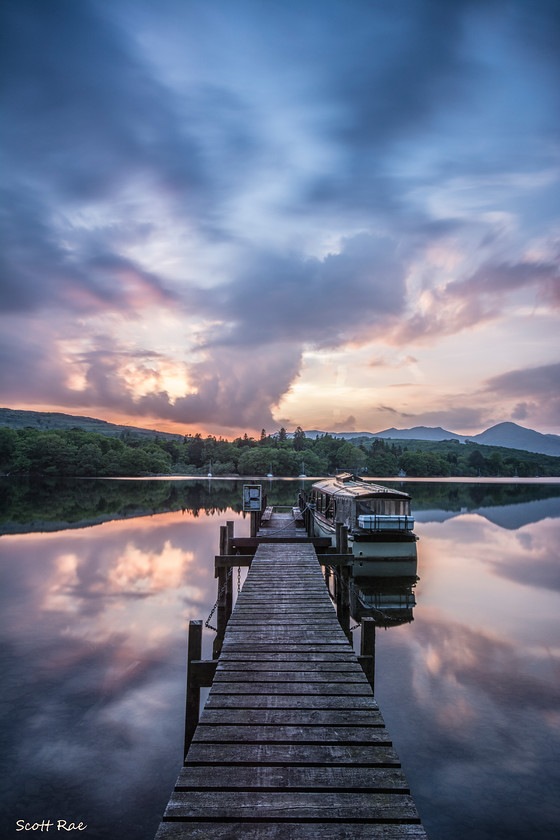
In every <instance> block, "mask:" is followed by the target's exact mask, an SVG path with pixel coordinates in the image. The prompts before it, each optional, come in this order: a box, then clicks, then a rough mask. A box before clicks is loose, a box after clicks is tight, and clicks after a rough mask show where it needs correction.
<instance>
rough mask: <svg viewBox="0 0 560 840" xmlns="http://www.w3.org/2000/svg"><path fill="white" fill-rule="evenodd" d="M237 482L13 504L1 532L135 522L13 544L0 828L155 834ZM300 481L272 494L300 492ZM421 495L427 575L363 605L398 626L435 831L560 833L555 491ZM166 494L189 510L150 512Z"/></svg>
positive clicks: (417, 489) (396, 689) (243, 531)
mask: <svg viewBox="0 0 560 840" xmlns="http://www.w3.org/2000/svg"><path fill="white" fill-rule="evenodd" d="M242 483H243V482H242V481H240V482H239V483H238V485H237V486H236V487H235V488H234V482H229V483H228V482H216V494H215V496H213V489H212V488H213V486H214V482H208V481H207V480H206V479H203V480H202V481H197V482H194V484H193V487H192V488H191V489H192V494H190V495H189V493H190V491H189V485H188V483H183V484H180V483H178V484H177V486H176V487H175V489H174V495H173V493H172V491H173V482H160V483H159V484H158V482H145V483H144V484H145V486H144V485H143V484H142V483H141V482H140V483H139V482H122V483H120V482H114V483H112V482H101V483H100V482H91V483H88V482H81V483H80V488H79V491H78V490H77V488H76V487H75V486H72V484H71V485H70V486H69V488H67V489H66V490H65V491H64V492H62V496H61V497H60V498H59V499H56V498H53V492H52V487H50V490H49V495H50V498H48V499H46V500H43V501H41V499H40V498H39V494H38V491H37V488H35V490H34V491H33V492H34V494H35V502H33V495H32V496H29V494H27V495H26V493H24V492H23V490H22V488H20V489H19V490H17V492H15V493H13V494H12V497H11V501H6V499H4V506H3V512H4V528H5V530H10V528H9V527H7V525H6V523H7V521H8V520H9V521H10V522H11V523H12V524H13V523H14V522H15V523H16V524H17V526H18V528H19V529H20V530H22V531H25V529H26V527H30V528H31V529H32V530H35V529H38V528H40V527H49V528H51V527H52V528H58V529H60V528H62V525H63V523H64V522H70V524H72V525H73V526H76V525H77V524H78V522H80V521H82V522H83V521H84V520H92V519H93V518H94V516H93V515H94V514H95V513H97V515H98V516H101V517H105V518H107V517H113V516H119V517H126V518H122V519H120V520H119V519H115V520H113V521H107V522H105V523H104V524H100V525H95V526H91V527H87V528H77V527H73V528H71V529H68V530H55V531H53V532H51V533H38V532H35V533H20V534H12V535H5V536H2V537H1V539H0V553H1V563H0V575H1V589H0V598H1V607H2V609H1V610H0V630H1V633H2V640H3V647H2V671H3V675H4V676H3V685H2V691H3V702H2V709H3V711H4V725H3V727H2V731H1V736H0V737H1V746H2V756H3V759H2V762H3V766H2V771H3V772H2V785H3V794H2V802H3V806H4V807H3V826H2V827H3V828H4V831H3V832H2V836H5V837H7V838H9V837H12V836H13V837H17V836H20V835H18V834H16V833H15V820H16V819H27V820H41V819H47V818H51V819H59V818H62V819H67V820H69V821H70V820H74V821H80V820H82V821H84V822H87V823H88V830H87V837H88V838H89V840H94V839H95V838H114V837H117V836H122V837H126V838H127V840H152V838H153V835H154V833H155V830H156V827H157V825H158V823H159V819H160V816H161V813H162V810H163V807H164V806H165V803H166V801H167V797H168V795H169V792H170V790H171V788H172V786H173V783H174V781H175V778H176V775H177V770H178V767H179V765H180V761H181V754H180V753H181V743H182V726H183V703H184V675H185V666H184V660H185V636H186V630H185V628H186V624H187V622H188V620H189V619H191V618H203V619H204V618H206V616H207V615H208V614H209V612H210V609H211V607H212V605H213V603H214V599H215V597H216V582H215V579H214V570H213V556H214V554H215V553H216V552H217V549H218V532H219V525H220V524H224V523H225V521H226V520H227V519H235V530H236V533H237V534H239V535H248V533H249V522H248V520H243V518H242V516H241V514H239V513H238V505H240V501H241V489H240V488H241V484H242ZM263 483H264V482H263ZM121 484H122V485H125V484H126V485H130V486H131V487H132V488H133V489H132V490H131V491H130V493H129V491H128V490H124V489H123V487H122V486H120V485H121ZM300 484H301V481H296V482H293V483H290V482H270V485H271V486H270V487H268V486H267V490H268V492H269V496H270V495H271V494H272V499H273V501H275V502H276V503H279V504H280V503H290V501H292V500H293V499H294V498H295V496H296V494H297V489H298V488H299V486H300ZM209 485H210V486H209ZM224 485H226V486H224ZM267 485H268V482H267ZM88 486H89V487H90V488H91V494H90V495H88V492H87V487H88ZM158 487H160V489H158ZM111 488H113V489H111ZM161 488H163V489H161ZM431 489H433V494H432V496H430V492H431ZM475 490H476V492H475ZM117 491H118V492H117ZM235 492H237V493H238V498H237V499H236V500H234V499H233V496H234V493H235ZM410 492H411V494H412V496H413V510H414V513H415V516H416V519H417V523H418V525H417V531H418V534H419V536H420V542H419V544H418V547H419V550H418V558H419V560H418V574H419V577H420V580H419V581H418V583H417V585H416V587H415V588H412V586H411V590H410V592H407V591H405V590H401V591H400V593H395V592H394V591H393V592H389V591H387V590H386V591H385V592H382V591H380V590H379V587H377V586H376V587H375V588H374V591H368V586H369V585H370V584H371V581H369V582H368V584H364V585H363V586H362V588H361V596H360V598H361V601H360V603H359V604H354V609H355V612H356V613H359V609H360V608H361V609H362V610H364V611H365V610H367V609H371V610H374V609H379V610H380V611H381V612H384V611H386V614H387V615H390V616H391V617H393V618H395V619H397V620H395V621H394V622H393V623H388V624H387V628H388V629H387V632H385V631H384V630H380V631H378V633H377V643H376V660H377V663H376V693H377V697H378V700H379V703H380V706H381V709H382V711H383V714H384V717H385V719H386V721H387V725H388V727H389V730H390V732H391V734H392V737H393V740H394V743H395V746H396V748H397V750H398V752H399V754H400V757H401V760H402V762H403V765H404V767H405V771H406V775H407V777H408V779H409V782H410V785H411V788H412V791H413V794H414V797H415V799H416V802H417V805H418V807H419V810H420V813H421V816H422V819H423V822H424V824H425V826H426V828H427V830H428V833H429V836H430V840H444V838H445V840H447V838H449V837H453V838H454V840H466V838H469V840H471V838H473V837H476V838H477V840H486V838H488V840H490V838H492V840H506V838H507V840H522V838H523V840H526V838H532V837H539V838H546V837H552V836H556V834H557V831H558V829H559V828H560V814H559V812H558V805H557V793H556V792H557V789H558V785H559V783H560V768H559V763H558V759H557V757H558V754H559V747H560V720H559V711H558V710H559V709H560V664H559V654H560V629H559V618H558V617H559V615H560V594H559V588H560V587H559V583H560V580H559V571H560V559H559V556H558V545H559V541H560V504H559V498H560V487H559V486H554V485H546V486H543V487H526V486H520V487H518V488H517V489H516V488H515V487H514V486H511V485H510V486H508V488H507V489H503V488H502V487H501V486H497V487H494V488H492V487H489V486H484V487H479V486H478V485H476V486H473V485H471V486H470V488H469V489H465V487H464V486H463V485H460V486H458V485H452V484H447V485H445V493H446V494H447V495H445V494H444V493H443V489H442V488H441V487H440V486H439V485H437V484H432V485H420V484H418V483H414V484H411V485H410ZM531 493H534V496H533V497H531ZM72 494H73V501H72V498H71V497H72ZM123 494H124V495H123ZM170 494H171V495H172V496H173V498H172V499H171V501H172V505H173V506H177V507H175V508H174V510H175V512H172V513H157V512H154V511H155V510H156V507H157V505H156V501H158V500H159V502H158V503H159V504H168V503H170V498H171V497H170ZM275 494H277V496H278V499H276V498H275ZM284 499H286V500H287V501H284ZM280 500H282V501H280ZM229 502H231V505H229ZM416 502H418V505H416ZM72 505H73V507H72ZM150 505H152V507H150ZM205 505H206V506H205ZM183 510H184V512H182V511H183ZM18 511H19V513H18ZM134 511H136V512H137V513H139V512H140V513H141V514H142V515H141V516H133V513H134ZM207 514H208V515H207ZM18 516H19V519H18ZM49 517H50V518H49ZM47 519H48V522H47ZM27 521H28V522H30V523H33V524H31V525H30V526H26V524H25V523H26V522H27ZM41 523H43V524H41ZM10 527H11V526H10ZM396 594H399V597H400V598H401V600H400V602H399V603H396V602H394V601H393V603H392V605H391V606H390V602H389V599H390V598H393V599H394V598H395V597H396ZM410 597H412V598H413V600H415V602H416V605H415V606H414V604H413V603H412V602H410V601H408V602H407V598H408V599H409V598H410ZM384 598H385V601H383V599H384ZM412 608H413V612H412ZM391 611H392V612H391ZM362 614H366V613H365V612H363V613H362ZM399 614H400V615H401V616H402V617H403V618H404V617H406V620H405V621H402V622H401V621H399V620H398V616H399ZM412 617H413V618H414V620H413V621H409V618H412ZM211 642H212V634H210V633H208V635H207V636H205V641H204V645H205V650H204V656H209V655H210V651H211Z"/></svg>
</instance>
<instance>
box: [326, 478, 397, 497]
mask: <svg viewBox="0 0 560 840" xmlns="http://www.w3.org/2000/svg"><path fill="white" fill-rule="evenodd" d="M313 489H314V490H320V491H321V492H322V493H329V494H330V495H335V494H336V495H337V496H351V497H355V498H358V497H359V498H375V497H376V496H381V495H383V496H388V497H391V498H400V499H410V496H409V494H408V493H404V492H403V491H402V490H393V489H392V488H391V487H384V486H383V485H382V484H374V483H373V482H371V481H363V479H361V478H358V477H357V476H355V475H353V474H352V473H342V474H341V475H337V476H334V477H333V478H326V479H324V480H323V481H316V482H315V484H314V485H313Z"/></svg>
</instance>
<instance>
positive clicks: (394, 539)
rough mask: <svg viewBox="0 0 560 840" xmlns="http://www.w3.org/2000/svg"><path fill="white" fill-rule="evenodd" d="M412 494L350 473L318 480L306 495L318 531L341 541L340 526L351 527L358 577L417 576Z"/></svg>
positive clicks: (352, 551)
mask: <svg viewBox="0 0 560 840" xmlns="http://www.w3.org/2000/svg"><path fill="white" fill-rule="evenodd" d="M410 501H411V499H410V496H409V494H408V493H404V492H403V491H402V490H393V489H391V488H389V487H384V486H382V485H380V484H373V483H372V482H369V481H364V480H362V479H360V478H358V477H356V476H355V475H352V474H351V473H344V474H342V475H338V476H336V477H334V478H329V479H323V480H321V481H317V482H316V483H315V484H313V486H312V488H311V494H310V496H309V497H308V498H307V504H308V507H309V509H310V514H311V521H312V523H313V532H314V535H315V536H321V537H324V536H328V537H330V538H331V541H332V545H333V546H335V545H336V532H337V525H345V526H346V527H347V529H348V532H347V533H348V549H349V551H351V553H352V557H353V560H352V565H353V573H354V576H355V577H359V576H370V575H374V576H377V577H379V576H401V575H406V576H414V575H415V574H416V568H417V552H416V541H417V539H418V537H417V536H416V534H415V533H414V531H413V528H414V517H412V516H411V514H410Z"/></svg>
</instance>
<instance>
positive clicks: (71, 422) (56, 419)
mask: <svg viewBox="0 0 560 840" xmlns="http://www.w3.org/2000/svg"><path fill="white" fill-rule="evenodd" d="M2 426H4V427H5V426H8V427H9V428H10V429H25V428H26V427H29V426H31V427H32V428H33V429H39V430H40V431H42V432H48V431H53V430H55V429H75V428H78V429H83V430H84V431H86V432H97V434H100V435H107V437H119V435H121V434H128V435H130V436H131V437H138V438H140V437H151V438H154V437H159V438H166V439H169V440H183V437H184V436H183V435H175V434H172V433H171V432H156V431H154V430H153V429H142V428H140V427H138V426H118V425H117V424H116V423H107V421H106V420H97V419H96V418H94V417H81V416H77V415H74V414H62V413H59V412H56V411H17V410H15V409H12V408H0V427H2Z"/></svg>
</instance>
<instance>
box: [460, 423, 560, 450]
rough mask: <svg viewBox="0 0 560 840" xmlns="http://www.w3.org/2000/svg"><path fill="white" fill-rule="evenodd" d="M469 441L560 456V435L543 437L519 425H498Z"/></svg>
mask: <svg viewBox="0 0 560 840" xmlns="http://www.w3.org/2000/svg"><path fill="white" fill-rule="evenodd" d="M469 440H474V441H476V443H485V444H486V445H487V446H507V447H508V448H509V449H524V450H525V451H526V452H539V453H541V454H542V455H560V435H543V434H541V433H540V432H535V431H533V429H525V428H524V427H523V426H518V425H517V423H498V425H497V426H492V427H491V428H490V429H486V431H485V432H481V433H480V434H479V435H475V436H474V437H470V438H469Z"/></svg>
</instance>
